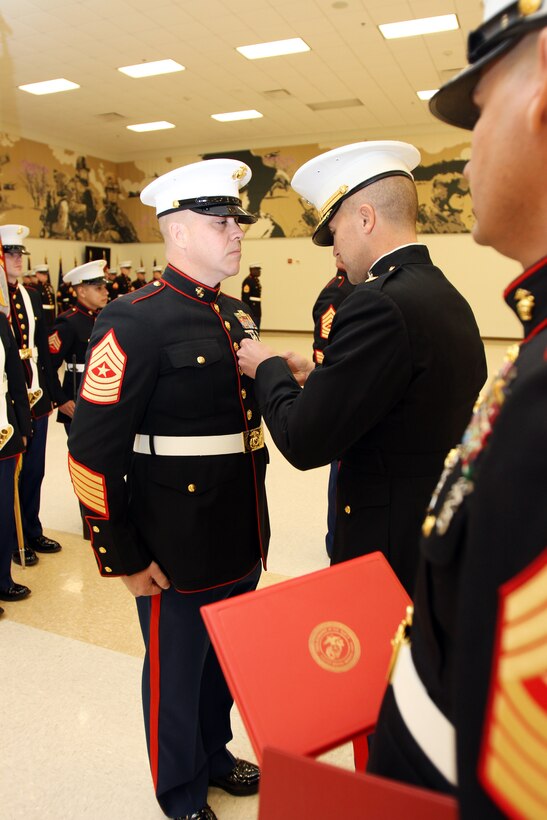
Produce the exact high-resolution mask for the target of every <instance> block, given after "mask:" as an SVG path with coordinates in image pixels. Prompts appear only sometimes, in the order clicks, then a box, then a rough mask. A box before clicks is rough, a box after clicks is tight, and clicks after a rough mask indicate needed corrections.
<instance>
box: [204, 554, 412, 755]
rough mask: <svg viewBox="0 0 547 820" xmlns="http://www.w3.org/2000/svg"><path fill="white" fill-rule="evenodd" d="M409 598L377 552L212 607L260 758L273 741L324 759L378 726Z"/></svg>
mask: <svg viewBox="0 0 547 820" xmlns="http://www.w3.org/2000/svg"><path fill="white" fill-rule="evenodd" d="M409 603H410V599H409V598H408V595H407V594H406V592H405V591H404V589H403V587H402V586H401V584H400V583H399V581H398V580H397V578H396V576H395V574H394V572H393V570H392V569H391V567H390V566H389V564H388V563H387V561H386V559H385V558H384V556H383V555H382V554H381V553H379V552H375V553H372V554H370V555H365V556H362V557H361V558H355V559H353V560H352V561H346V562H344V563H342V564H337V565H336V566H334V567H329V568H328V569H324V570H319V571H318V572H313V573H310V574H309V575H304V576H302V577H300V578H292V579H291V580H289V581H285V582H283V583H280V584H275V585H273V586H271V587H267V588H265V589H261V590H258V591H257V592H250V593H247V594H245V595H241V596H239V597H237V598H231V599H229V600H227V601H219V602H217V603H214V604H210V605H209V606H206V607H202V610H201V612H202V615H203V618H204V621H205V624H206V626H207V629H208V631H209V635H210V636H211V641H212V643H213V646H214V648H215V651H216V653H217V656H218V659H219V661H220V665H221V667H222V670H223V672H224V675H225V678H226V681H227V682H228V686H229V687H230V691H231V692H232V695H233V697H234V700H235V702H236V704H237V706H238V709H239V711H240V714H241V717H242V719H243V722H244V723H245V727H246V729H247V732H248V734H249V737H250V739H251V743H252V744H253V748H254V750H255V753H256V756H257V758H258V760H259V761H260V760H261V758H262V754H263V751H264V747H265V746H273V747H276V748H279V749H284V750H286V751H289V752H295V753H297V754H305V755H316V754H320V753H321V752H323V751H326V750H327V749H330V748H333V747H334V746H338V745H340V744H341V743H344V742H346V741H347V740H349V739H351V738H353V737H354V736H355V735H358V734H360V733H362V732H365V731H368V730H370V729H371V728H372V727H373V726H374V724H375V723H376V717H377V714H378V710H379V707H380V702H381V699H382V696H383V693H384V690H385V687H386V682H387V681H386V671H387V668H388V664H389V660H390V657H391V643H390V641H391V638H392V637H393V635H394V633H395V630H396V629H397V626H398V625H399V623H400V621H401V619H402V618H403V617H404V615H405V610H406V607H407V605H408V604H409Z"/></svg>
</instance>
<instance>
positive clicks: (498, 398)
mask: <svg viewBox="0 0 547 820" xmlns="http://www.w3.org/2000/svg"><path fill="white" fill-rule="evenodd" d="M519 350H520V348H519V346H518V345H511V347H510V348H509V349H508V350H507V352H506V354H505V359H504V362H503V365H502V367H501V369H500V371H499V372H498V374H497V375H496V376H495V377H494V379H493V380H492V383H491V385H490V387H489V389H488V392H487V394H486V395H485V397H484V398H483V399H482V400H481V401H480V402H478V404H477V405H476V407H475V410H474V412H473V416H472V417H471V421H470V422H469V424H468V426H467V429H466V430H465V433H464V434H463V438H462V440H461V443H460V444H458V446H457V447H456V448H455V449H453V450H451V451H450V453H449V454H448V456H447V458H446V460H445V464H444V470H443V472H442V475H441V477H440V479H439V482H438V484H437V486H436V487H435V491H434V493H433V496H432V498H431V501H430V502H429V507H428V509H427V513H426V517H425V520H424V523H423V524H422V534H423V535H424V536H425V537H426V538H428V537H429V536H430V535H431V533H432V532H433V530H435V531H436V532H437V533H438V534H439V535H445V534H446V532H447V531H448V528H449V527H450V524H451V522H452V519H453V517H454V515H455V513H456V512H457V510H458V509H459V508H460V506H461V504H462V502H463V500H464V499H465V497H466V496H468V495H469V494H470V493H472V492H473V489H474V486H475V485H474V481H473V478H474V474H475V468H476V465H477V460H478V458H479V456H480V455H481V453H482V452H483V450H484V448H485V447H486V445H487V443H488V440H489V438H490V436H491V435H492V430H493V429H494V425H495V423H496V421H497V419H498V416H499V414H500V413H501V409H502V407H503V404H504V402H505V400H506V398H507V396H508V394H509V391H510V389H511V383H512V381H513V379H515V377H516V375H517V369H516V365H515V362H516V359H517V357H518V354H519ZM458 465H460V466H461V472H462V475H461V476H460V477H459V478H458V479H457V481H455V482H454V483H453V484H452V485H451V487H450V488H449V490H448V492H447V494H446V497H445V499H444V502H443V504H442V507H441V509H440V511H439V512H436V510H435V507H436V505H437V501H438V499H439V496H440V495H441V493H442V491H443V489H444V487H445V485H446V483H447V481H448V479H449V477H450V476H451V475H452V473H453V472H454V471H455V470H456V468H457V466H458Z"/></svg>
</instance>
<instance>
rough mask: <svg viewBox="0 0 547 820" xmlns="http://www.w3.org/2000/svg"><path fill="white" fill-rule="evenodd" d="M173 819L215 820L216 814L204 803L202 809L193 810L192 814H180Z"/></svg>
mask: <svg viewBox="0 0 547 820" xmlns="http://www.w3.org/2000/svg"><path fill="white" fill-rule="evenodd" d="M175 820H217V816H216V814H215V813H214V811H213V810H212V808H211V807H210V806H208V805H207V803H206V804H205V805H204V807H203V808H202V809H199V810H198V811H195V812H194V813H193V814H181V816H180V817H176V818H175Z"/></svg>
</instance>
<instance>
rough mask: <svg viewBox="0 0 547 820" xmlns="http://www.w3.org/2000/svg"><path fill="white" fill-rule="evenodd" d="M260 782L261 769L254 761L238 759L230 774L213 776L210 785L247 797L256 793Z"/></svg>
mask: <svg viewBox="0 0 547 820" xmlns="http://www.w3.org/2000/svg"><path fill="white" fill-rule="evenodd" d="M259 783H260V769H259V768H258V766H255V764H254V763H249V762H248V761H247V760H236V765H235V766H234V768H233V769H232V771H231V772H230V774H226V775H224V777H211V779H210V780H209V785H210V786H215V787H216V788H217V789H223V790H224V791H225V792H228V794H233V795H235V797H247V795H249V794H256V793H257V791H258V785H259Z"/></svg>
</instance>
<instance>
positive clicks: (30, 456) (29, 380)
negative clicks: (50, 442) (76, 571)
mask: <svg viewBox="0 0 547 820" xmlns="http://www.w3.org/2000/svg"><path fill="white" fill-rule="evenodd" d="M28 233H29V229H28V228H27V227H26V226H25V225H2V226H0V239H1V240H2V244H3V246H4V253H5V256H6V273H7V278H8V289H9V297H10V323H11V329H12V331H13V335H14V337H15V341H16V345H17V347H18V349H19V356H20V358H21V366H22V369H23V373H24V376H25V380H26V384H27V390H28V396H29V401H30V407H31V415H32V436H31V438H30V439H29V441H28V443H27V450H26V453H25V458H24V460H23V467H22V470H21V473H20V476H19V492H20V501H21V516H22V520H23V534H24V538H25V555H26V563H27V565H28V566H30V565H32V564H35V563H36V562H37V560H38V557H37V556H36V554H35V553H36V552H47V553H51V552H59V550H60V549H61V545H60V544H59V543H58V542H57V541H54V540H53V539H51V538H47V537H46V536H45V535H44V533H43V529H42V523H41V521H40V492H41V487H42V480H43V478H44V473H45V461H46V438H47V427H48V418H49V415H50V413H51V412H52V407H53V405H54V404H60V403H61V400H62V391H61V385H60V384H59V379H58V378H57V374H56V373H55V371H54V370H53V365H52V363H51V359H50V356H49V350H48V344H47V335H46V328H45V325H44V321H43V317H42V305H41V301H40V297H39V295H38V294H37V293H36V292H35V291H34V290H30V289H29V290H27V289H26V288H25V287H23V286H22V285H21V284H20V283H19V277H20V276H22V273H23V269H22V264H21V257H22V255H23V254H26V253H27V251H26V249H25V246H24V244H23V243H24V240H25V238H26V237H27V236H28ZM13 560H14V561H15V562H16V563H19V562H20V560H21V559H20V557H19V553H18V552H14V553H13Z"/></svg>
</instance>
